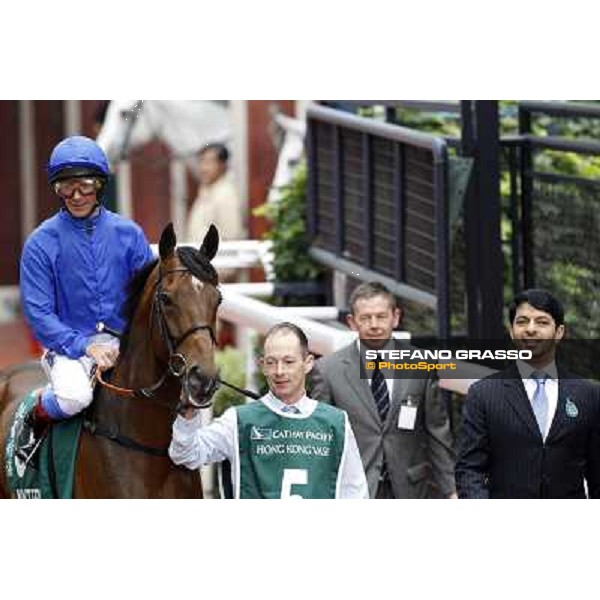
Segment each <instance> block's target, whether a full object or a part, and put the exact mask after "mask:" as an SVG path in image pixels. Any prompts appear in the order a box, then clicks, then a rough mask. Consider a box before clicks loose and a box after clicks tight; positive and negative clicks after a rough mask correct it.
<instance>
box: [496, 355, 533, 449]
mask: <svg viewBox="0 0 600 600" xmlns="http://www.w3.org/2000/svg"><path fill="white" fill-rule="evenodd" d="M504 397H505V398H506V400H507V402H508V404H509V405H510V406H511V407H512V408H513V410H514V411H515V412H516V413H517V414H518V415H519V417H520V418H521V420H522V421H523V423H524V424H525V425H526V426H527V427H528V428H529V429H530V430H531V432H532V433H534V434H535V435H537V436H538V437H539V438H540V439H541V437H542V434H541V433H540V429H539V427H538V424H537V421H536V420H535V415H534V414H533V408H531V402H529V398H528V397H527V392H526V391H525V386H524V385H523V380H522V379H521V374H520V373H519V370H518V369H517V367H516V365H512V366H511V367H509V368H508V369H507V374H506V378H505V379H504Z"/></svg>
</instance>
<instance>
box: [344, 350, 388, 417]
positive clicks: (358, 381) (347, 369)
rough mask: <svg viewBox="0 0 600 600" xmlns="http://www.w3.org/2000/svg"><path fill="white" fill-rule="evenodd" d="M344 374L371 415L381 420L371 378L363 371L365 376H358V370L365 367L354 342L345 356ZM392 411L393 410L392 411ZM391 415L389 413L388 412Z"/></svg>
mask: <svg viewBox="0 0 600 600" xmlns="http://www.w3.org/2000/svg"><path fill="white" fill-rule="evenodd" d="M343 362H344V367H343V368H344V376H345V377H346V380H347V382H348V385H349V386H350V387H351V388H352V389H353V390H354V392H355V393H356V395H357V396H358V397H359V398H360V400H361V402H362V403H363V405H364V406H365V408H366V409H367V410H368V411H369V413H370V414H371V416H372V417H373V418H374V419H376V420H377V421H378V422H380V421H381V420H380V418H379V412H378V411H377V407H376V406H375V400H374V399H373V394H372V393H371V387H370V386H369V380H368V379H366V378H365V375H364V373H363V377H360V374H359V377H356V370H357V369H361V371H362V369H363V367H362V365H361V363H360V355H359V353H358V348H357V347H356V344H352V346H351V347H349V349H348V353H347V355H346V356H345V357H344V361H343ZM390 412H391V411H390ZM388 417H389V413H388Z"/></svg>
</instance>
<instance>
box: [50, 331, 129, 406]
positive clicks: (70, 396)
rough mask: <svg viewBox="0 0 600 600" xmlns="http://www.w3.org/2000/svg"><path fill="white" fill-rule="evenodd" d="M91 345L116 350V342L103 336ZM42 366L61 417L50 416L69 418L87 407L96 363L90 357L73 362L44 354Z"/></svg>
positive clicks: (91, 394)
mask: <svg viewBox="0 0 600 600" xmlns="http://www.w3.org/2000/svg"><path fill="white" fill-rule="evenodd" d="M90 343H96V344H108V345H111V346H115V347H117V348H118V347H119V340H118V339H117V338H115V337H113V336H111V335H108V334H106V333H100V334H98V335H96V336H94V337H93V338H91V339H90ZM41 364H42V368H43V369H44V371H45V373H46V376H47V377H48V380H49V382H50V383H49V387H50V388H51V389H52V392H53V393H54V397H55V399H56V404H57V405H58V408H59V410H60V412H62V413H63V414H62V415H52V416H54V417H57V416H60V417H62V418H67V417H71V416H73V415H76V414H77V413H79V412H81V411H82V410H84V409H85V408H87V407H88V406H89V405H90V403H91V402H92V398H93V395H94V389H93V386H92V370H93V368H94V366H95V362H94V360H93V359H91V358H90V357H89V356H82V357H81V358H78V359H72V358H68V357H66V356H63V355H61V354H56V353H55V352H53V351H51V350H46V351H45V352H44V354H43V355H42V358H41ZM45 408H46V409H48V407H45ZM52 412H54V411H52Z"/></svg>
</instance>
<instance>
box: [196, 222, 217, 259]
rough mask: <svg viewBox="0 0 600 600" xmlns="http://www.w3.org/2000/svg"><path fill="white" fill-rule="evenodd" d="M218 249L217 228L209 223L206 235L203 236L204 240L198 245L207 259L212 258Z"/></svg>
mask: <svg viewBox="0 0 600 600" xmlns="http://www.w3.org/2000/svg"><path fill="white" fill-rule="evenodd" d="M218 249H219V231H218V229H217V228H216V227H215V226H214V225H213V224H212V223H211V225H210V227H209V228H208V231H207V232H206V235H205V236H204V241H203V242H202V246H200V252H202V254H204V255H205V256H206V258H208V260H212V259H213V258H214V257H215V254H216V253H217V250H218Z"/></svg>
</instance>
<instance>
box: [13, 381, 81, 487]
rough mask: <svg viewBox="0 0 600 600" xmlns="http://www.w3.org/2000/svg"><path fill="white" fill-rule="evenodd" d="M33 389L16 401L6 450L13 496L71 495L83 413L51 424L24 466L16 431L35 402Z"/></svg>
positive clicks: (35, 395) (35, 396)
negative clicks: (16, 451)
mask: <svg viewBox="0 0 600 600" xmlns="http://www.w3.org/2000/svg"><path fill="white" fill-rule="evenodd" d="M36 398H37V394H36V392H35V391H33V392H31V393H29V394H28V395H27V396H25V397H24V399H23V400H22V401H21V402H20V403H19V406H18V408H17V410H16V412H15V417H14V420H13V423H12V426H11V428H10V434H9V436H8V439H7V442H6V449H5V454H4V456H5V472H6V476H7V480H8V484H9V486H10V489H11V492H12V494H13V496H14V497H15V498H22V499H37V498H40V499H41V498H72V497H73V480H74V475H75V459H76V458H77V447H78V445H79V436H80V434H81V427H82V425H83V416H81V415H77V416H75V417H72V418H70V419H67V420H66V421H61V422H59V423H55V424H53V425H52V426H51V427H50V429H49V431H48V433H47V434H46V436H45V437H44V440H43V441H42V442H41V444H40V447H39V448H38V449H37V452H36V454H37V456H34V458H33V460H31V461H30V462H29V463H28V464H27V465H25V464H24V462H23V461H22V460H21V459H20V458H19V457H17V456H16V455H15V433H16V432H17V431H19V430H20V428H21V423H22V421H23V419H24V418H25V417H26V415H27V413H28V412H29V411H30V410H31V409H32V407H33V405H34V404H35V402H36Z"/></svg>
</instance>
